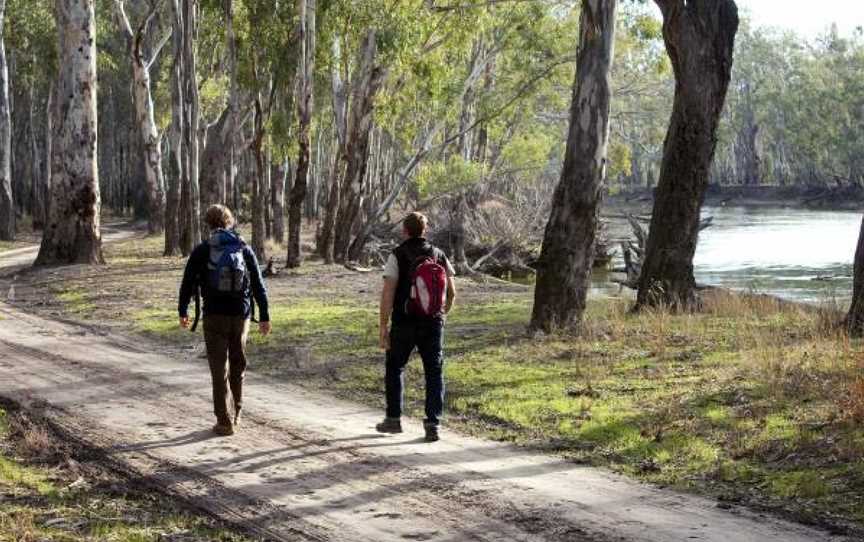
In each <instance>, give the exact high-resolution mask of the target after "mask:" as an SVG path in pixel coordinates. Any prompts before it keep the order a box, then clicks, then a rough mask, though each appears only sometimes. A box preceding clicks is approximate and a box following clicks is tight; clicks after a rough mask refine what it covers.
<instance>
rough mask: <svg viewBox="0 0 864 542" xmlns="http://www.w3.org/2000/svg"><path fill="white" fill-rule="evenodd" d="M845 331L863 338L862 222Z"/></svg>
mask: <svg viewBox="0 0 864 542" xmlns="http://www.w3.org/2000/svg"><path fill="white" fill-rule="evenodd" d="M846 329H847V330H848V331H849V334H850V335H851V336H853V337H862V336H864V220H862V222H861V232H860V234H859V235H858V246H857V248H856V249H855V271H854V279H853V283H852V305H851V306H850V307H849V313H848V314H847V315H846Z"/></svg>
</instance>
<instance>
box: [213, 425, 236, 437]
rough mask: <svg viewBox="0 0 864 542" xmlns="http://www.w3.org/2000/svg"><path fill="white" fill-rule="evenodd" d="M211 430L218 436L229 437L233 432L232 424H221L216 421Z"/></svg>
mask: <svg viewBox="0 0 864 542" xmlns="http://www.w3.org/2000/svg"><path fill="white" fill-rule="evenodd" d="M213 432H214V433H216V434H217V435H219V436H220V437H230V436H231V435H233V434H234V426H233V425H231V424H227V425H226V424H221V423H217V424H216V425H214V426H213Z"/></svg>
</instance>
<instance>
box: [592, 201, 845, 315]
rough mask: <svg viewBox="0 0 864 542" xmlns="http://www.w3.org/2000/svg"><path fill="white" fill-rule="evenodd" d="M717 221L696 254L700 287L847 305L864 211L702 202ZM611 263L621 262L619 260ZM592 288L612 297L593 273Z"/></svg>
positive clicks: (706, 213)
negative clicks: (708, 285)
mask: <svg viewBox="0 0 864 542" xmlns="http://www.w3.org/2000/svg"><path fill="white" fill-rule="evenodd" d="M703 216H705V217H707V216H713V217H714V222H713V224H712V225H711V227H709V228H708V229H706V230H704V231H703V232H702V233H701V234H700V237H699V245H698V248H697V250H696V257H695V258H694V266H695V273H696V280H697V282H699V283H700V284H710V285H714V286H722V287H725V288H731V289H734V290H741V291H753V292H757V293H764V294H771V295H775V296H779V297H782V298H785V299H789V300H794V301H803V302H808V303H840V304H843V303H846V302H848V300H849V298H850V297H851V293H852V260H853V258H854V255H855V246H856V244H857V242H858V232H859V229H860V227H861V213H860V212H853V211H810V210H798V209H783V208H762V207H706V208H704V209H703ZM616 265H619V263H618V262H616ZM595 287H596V290H595V293H598V294H601V295H602V294H607V295H608V294H612V295H614V294H615V293H616V292H617V288H614V289H610V287H609V282H608V278H607V277H603V276H602V275H601V276H598V277H597V282H596V283H595Z"/></svg>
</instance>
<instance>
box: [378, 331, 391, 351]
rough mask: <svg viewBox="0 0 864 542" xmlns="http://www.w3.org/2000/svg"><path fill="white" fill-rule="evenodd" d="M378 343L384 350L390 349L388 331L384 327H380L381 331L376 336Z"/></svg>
mask: <svg viewBox="0 0 864 542" xmlns="http://www.w3.org/2000/svg"><path fill="white" fill-rule="evenodd" d="M378 345H379V346H380V347H381V350H383V351H385V352H389V351H390V331H388V330H387V328H386V327H382V328H381V333H380V334H379V336H378Z"/></svg>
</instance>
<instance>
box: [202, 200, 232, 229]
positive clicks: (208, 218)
mask: <svg viewBox="0 0 864 542" xmlns="http://www.w3.org/2000/svg"><path fill="white" fill-rule="evenodd" d="M204 221H205V222H207V227H209V228H210V229H211V230H228V229H231V227H232V226H234V215H233V214H231V209H229V208H228V207H225V206H224V205H211V206H210V208H209V209H207V214H206V215H204Z"/></svg>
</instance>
